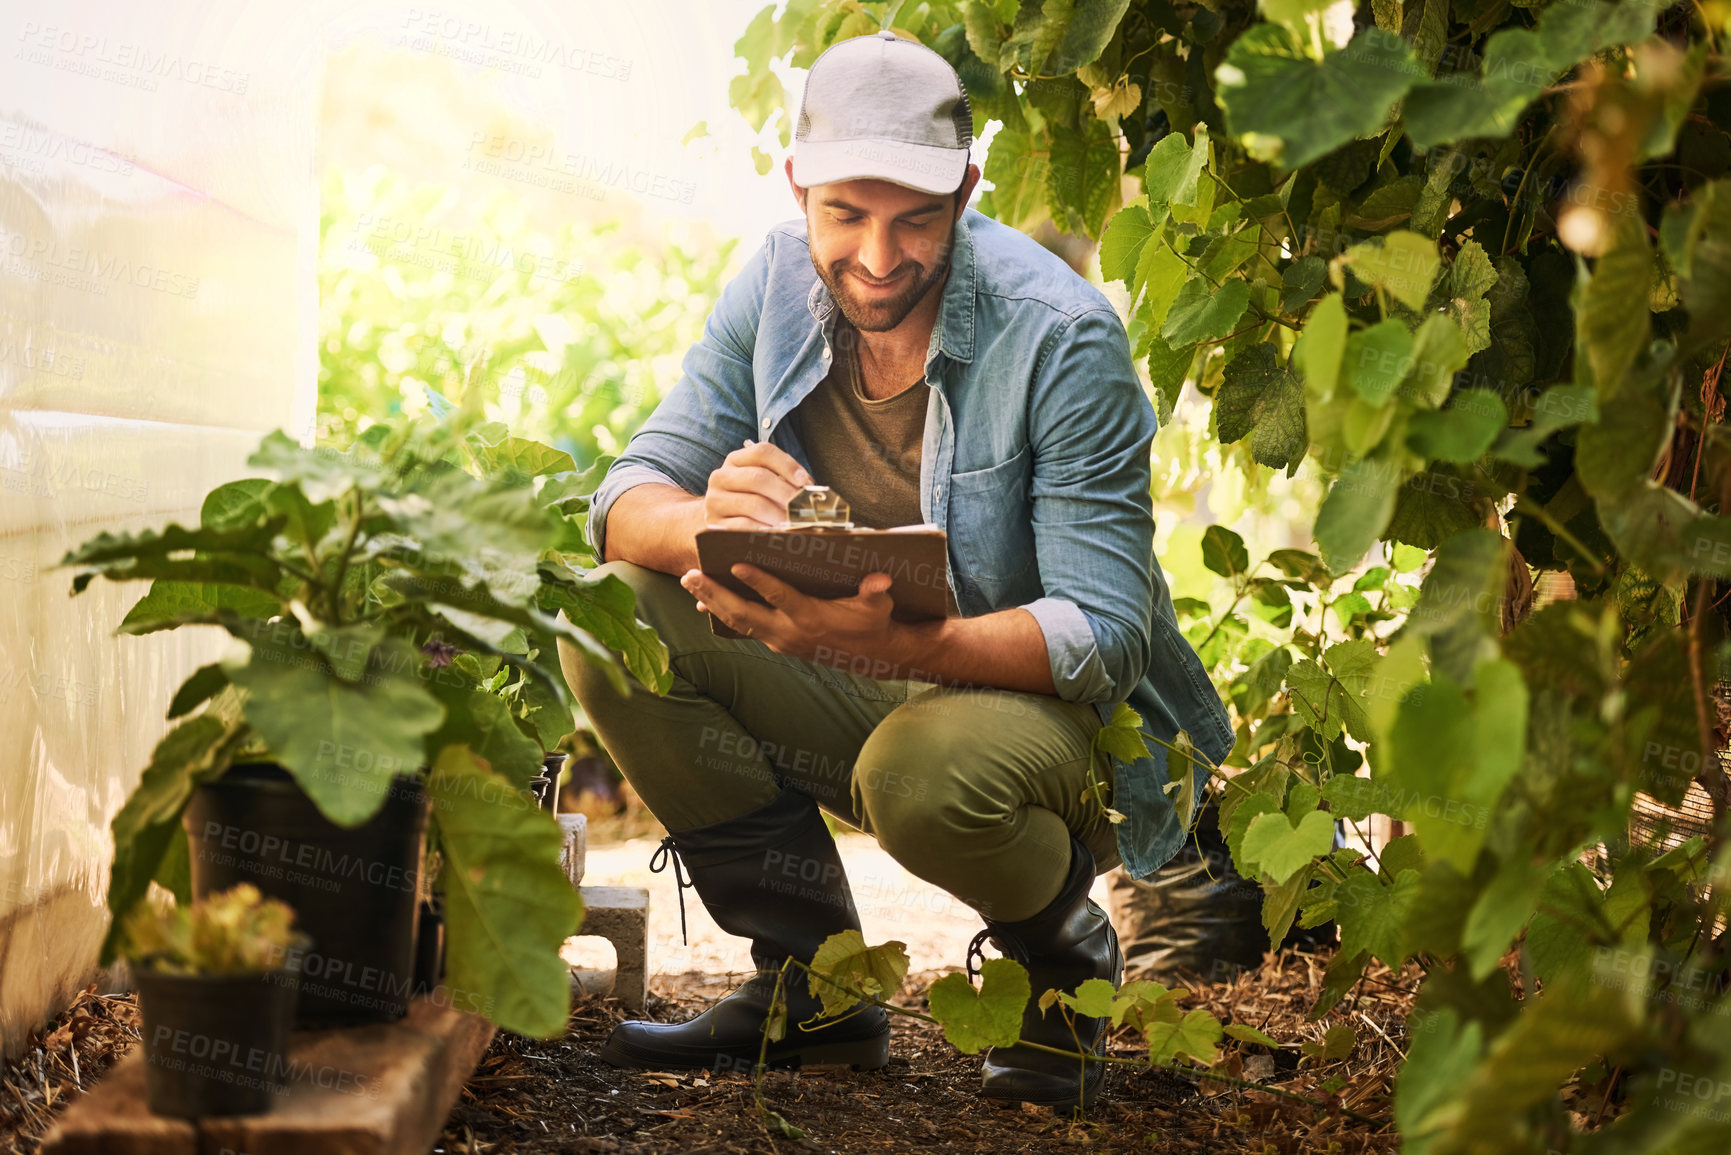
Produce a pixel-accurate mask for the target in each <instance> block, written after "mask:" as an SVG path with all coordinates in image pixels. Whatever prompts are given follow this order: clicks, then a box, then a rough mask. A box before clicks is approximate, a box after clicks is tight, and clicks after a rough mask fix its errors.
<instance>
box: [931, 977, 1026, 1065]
mask: <svg viewBox="0 0 1731 1155" xmlns="http://www.w3.org/2000/svg"><path fill="white" fill-rule="evenodd" d="M1029 994H1030V990H1029V985H1028V972H1027V970H1026V969H1025V968H1024V967H1023V966H1022V964H1020V963H1018V962H1016V961H1015V960H1014V959H1007V958H989V959H987V960H986V961H985V962H983V963H981V964H980V989H979V990H977V991H976V990H975V989H974V987H973V984H972V983H970V982H968V978H967V976H966V975H962V974H949V975H945V976H944V977H943V978H941V979H939V980H938V981H937V982H935V983H933V984H932V985H931V987H930V988H929V989H928V990H927V991H926V999H927V1002H928V1003H929V1005H930V1006H931V1010H932V1017H933V1018H934V1019H936V1020H938V1022H939V1024H941V1025H942V1026H943V1028H944V1038H946V1039H948V1040H949V1042H950V1045H951V1046H953V1047H955V1048H956V1050H958V1051H960V1052H962V1054H964V1055H977V1054H979V1053H980V1051H981V1050H983V1049H984V1048H986V1047H1008V1046H1012V1045H1014V1043H1015V1042H1016V1040H1017V1039H1018V1038H1020V1037H1021V1032H1022V1012H1023V1010H1024V1009H1025V1008H1026V1007H1027V1005H1028V997H1029Z"/></svg>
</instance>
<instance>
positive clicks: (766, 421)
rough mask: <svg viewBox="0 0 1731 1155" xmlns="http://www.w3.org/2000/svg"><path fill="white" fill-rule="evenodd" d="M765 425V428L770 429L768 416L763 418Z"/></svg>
mask: <svg viewBox="0 0 1731 1155" xmlns="http://www.w3.org/2000/svg"><path fill="white" fill-rule="evenodd" d="M763 427H764V428H765V429H768V428H769V418H767V417H765V418H764V419H763Z"/></svg>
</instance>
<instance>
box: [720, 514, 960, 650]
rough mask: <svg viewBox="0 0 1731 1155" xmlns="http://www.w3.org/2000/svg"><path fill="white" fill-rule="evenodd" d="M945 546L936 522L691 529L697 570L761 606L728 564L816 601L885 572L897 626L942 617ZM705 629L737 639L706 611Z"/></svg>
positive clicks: (845, 593)
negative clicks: (743, 565)
mask: <svg viewBox="0 0 1731 1155" xmlns="http://www.w3.org/2000/svg"><path fill="white" fill-rule="evenodd" d="M947 548H948V547H947V544H946V538H945V535H944V531H943V530H941V529H939V528H938V527H937V526H935V525H909V526H900V527H897V528H895V529H852V528H850V529H841V528H837V527H833V526H823V525H812V526H799V527H797V528H793V529H764V530H751V529H703V530H699V531H698V532H697V558H698V568H699V569H701V570H702V571H703V572H704V574H705V575H706V576H708V577H711V578H714V579H715V580H716V581H718V582H720V583H721V584H722V585H723V586H725V587H727V588H728V589H730V590H732V591H733V592H734V593H736V594H738V595H740V596H741V597H743V598H745V599H746V600H747V601H750V602H753V603H755V604H757V605H766V604H768V603H766V602H765V601H764V600H763V598H761V597H760V596H758V593H757V591H756V590H754V589H752V588H751V587H750V586H748V585H746V584H745V583H744V582H742V581H740V580H739V579H738V578H736V577H734V576H733V567H734V566H735V565H738V564H739V563H741V562H744V563H746V564H747V565H754V566H756V567H757V568H758V569H761V570H763V571H764V572H765V573H769V574H773V575H774V576H776V577H778V578H780V579H781V580H782V581H784V582H786V583H787V584H788V585H790V586H792V587H793V588H794V589H796V590H798V591H799V592H800V593H802V594H806V595H808V596H811V597H817V598H846V597H853V596H854V595H856V594H858V593H859V583H860V580H861V579H862V578H864V577H865V576H866V575H867V574H870V573H887V574H889V575H890V589H889V594H890V599H891V600H892V601H894V602H895V609H893V610H891V611H890V617H892V618H894V619H896V620H897V621H903V622H919V621H931V620H933V619H936V618H943V617H948V616H949V612H950V586H949V573H948V568H947V565H946V560H947V556H948V554H947ZM709 628H710V630H711V631H712V632H713V633H714V634H715V636H716V637H718V638H738V637H744V635H743V634H741V633H740V632H739V631H738V630H735V629H734V628H733V627H731V626H729V625H728V624H727V623H725V622H723V621H722V620H721V619H720V618H718V617H716V616H715V615H714V614H713V613H712V614H710V615H709Z"/></svg>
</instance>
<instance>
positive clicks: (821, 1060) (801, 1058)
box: [598, 1031, 890, 1073]
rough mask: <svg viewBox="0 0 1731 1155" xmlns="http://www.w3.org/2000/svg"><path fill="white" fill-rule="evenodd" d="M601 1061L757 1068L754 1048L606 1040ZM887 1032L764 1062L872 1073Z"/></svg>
mask: <svg viewBox="0 0 1731 1155" xmlns="http://www.w3.org/2000/svg"><path fill="white" fill-rule="evenodd" d="M598 1054H599V1056H600V1058H601V1059H602V1060H603V1061H604V1062H607V1063H609V1064H611V1065H613V1066H615V1067H626V1068H639V1069H645V1070H657V1071H665V1070H693V1069H699V1068H701V1069H705V1070H710V1071H716V1072H718V1073H719V1072H721V1071H751V1070H753V1069H755V1068H756V1067H757V1057H758V1051H757V1048H755V1047H754V1048H752V1049H751V1050H750V1051H749V1052H733V1051H707V1052H685V1053H668V1052H665V1051H651V1050H647V1049H642V1048H638V1047H634V1046H632V1045H631V1044H630V1043H628V1042H625V1041H622V1040H617V1039H613V1038H609V1039H608V1040H607V1042H606V1043H605V1044H603V1046H602V1047H601V1050H600V1051H599V1052H598ZM889 1061H890V1036H889V1032H888V1031H885V1032H884V1033H883V1034H881V1035H878V1036H875V1037H873V1038H869V1039H846V1040H840V1041H837V1042H833V1043H809V1044H807V1045H805V1046H802V1047H797V1048H793V1049H790V1050H780V1051H778V1050H777V1049H776V1048H775V1047H773V1046H772V1047H771V1048H770V1050H769V1054H768V1056H767V1059H766V1063H767V1065H768V1066H770V1067H774V1068H781V1067H851V1068H852V1069H853V1070H856V1071H875V1070H878V1069H879V1068H880V1067H885V1066H888V1065H889Z"/></svg>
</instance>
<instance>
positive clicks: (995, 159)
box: [980, 128, 1051, 232]
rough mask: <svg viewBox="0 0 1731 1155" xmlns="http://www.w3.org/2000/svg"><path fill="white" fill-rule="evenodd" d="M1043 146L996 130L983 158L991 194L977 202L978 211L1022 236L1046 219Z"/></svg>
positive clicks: (1010, 131) (1016, 132)
mask: <svg viewBox="0 0 1731 1155" xmlns="http://www.w3.org/2000/svg"><path fill="white" fill-rule="evenodd" d="M1047 157H1048V150H1047V142H1046V140H1045V138H1044V137H1043V136H1042V137H1041V139H1040V140H1039V141H1038V145H1037V147H1036V142H1035V140H1034V139H1033V136H1032V135H1031V134H1030V133H1028V132H1025V131H1019V130H1015V129H1010V128H1004V129H1001V130H999V132H998V134H997V135H996V136H994V137H993V138H992V148H991V149H990V150H989V151H988V153H987V155H986V171H985V174H984V175H985V178H986V179H987V180H989V181H991V182H992V191H991V192H990V193H988V194H986V199H984V200H982V201H981V202H980V208H981V211H983V212H986V213H987V215H989V216H992V217H995V218H996V219H997V220H998V221H1000V222H1001V223H1003V224H1006V225H1009V226H1010V227H1011V228H1014V229H1021V230H1022V231H1024V232H1027V231H1031V230H1032V229H1033V228H1035V227H1036V226H1037V225H1039V223H1040V222H1041V221H1043V220H1045V219H1046V218H1047V215H1048V210H1047V208H1046V202H1047V192H1046V180H1047V174H1048V172H1049V170H1050V167H1051V166H1050V163H1049V161H1048V159H1047Z"/></svg>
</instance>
